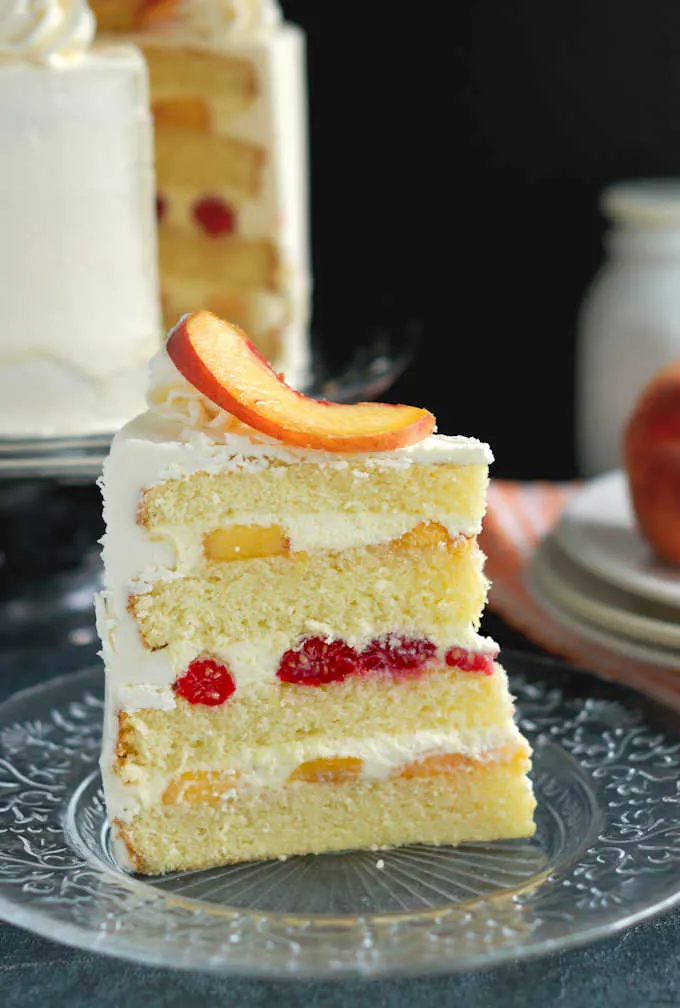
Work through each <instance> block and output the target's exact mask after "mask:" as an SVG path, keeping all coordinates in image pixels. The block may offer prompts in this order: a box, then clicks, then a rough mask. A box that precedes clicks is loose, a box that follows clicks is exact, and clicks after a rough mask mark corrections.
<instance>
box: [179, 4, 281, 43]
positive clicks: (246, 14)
mask: <svg viewBox="0 0 680 1008" xmlns="http://www.w3.org/2000/svg"><path fill="white" fill-rule="evenodd" d="M175 20H176V23H177V25H179V26H182V27H184V28H186V29H187V30H188V31H190V32H191V33H192V34H194V35H196V36H198V37H200V38H206V39H208V40H210V41H212V42H214V41H215V39H218V40H219V39H220V37H225V38H233V39H238V38H240V37H248V36H250V35H258V34H261V33H263V32H267V31H270V30H271V29H272V28H273V27H275V25H277V24H278V23H279V22H280V21H281V10H280V8H279V5H278V3H276V2H275V0H184V2H183V3H182V4H180V6H179V8H178V10H177V15H176V18H175Z"/></svg>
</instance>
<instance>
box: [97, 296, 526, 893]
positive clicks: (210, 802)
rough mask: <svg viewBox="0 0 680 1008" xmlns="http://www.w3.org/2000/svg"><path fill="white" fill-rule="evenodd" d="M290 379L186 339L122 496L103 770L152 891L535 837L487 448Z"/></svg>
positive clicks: (227, 329)
mask: <svg viewBox="0 0 680 1008" xmlns="http://www.w3.org/2000/svg"><path fill="white" fill-rule="evenodd" d="M433 425H434V417H432V415H431V414H429V413H428V412H427V411H425V410H422V409H417V408H415V407H409V406H392V405H387V404H383V403H367V404H359V405H356V406H339V405H334V404H327V403H319V402H316V401H314V400H310V399H307V398H306V397H304V396H301V395H300V394H299V393H297V392H294V391H293V390H292V389H290V388H288V387H287V386H286V385H284V384H282V382H281V381H280V380H279V378H278V377H277V376H276V374H275V373H274V372H273V371H272V369H271V368H270V367H269V366H268V365H267V363H266V361H264V360H263V359H262V358H261V357H260V355H259V354H258V353H257V352H256V351H255V350H254V348H253V347H252V346H251V345H250V344H249V342H248V341H247V339H246V338H245V337H244V336H243V334H242V333H241V332H240V331H239V330H237V329H235V327H233V326H230V325H229V324H227V323H225V322H221V321H220V320H219V319H217V318H215V317H214V316H213V315H211V314H210V313H208V312H197V313H195V314H193V315H191V316H188V317H185V318H184V319H182V320H181V322H180V323H179V325H178V326H177V327H176V328H175V329H174V330H173V332H172V333H171V334H170V336H169V339H168V342H167V344H166V348H165V350H164V351H163V352H162V353H161V354H159V355H158V357H157V359H156V360H155V361H154V362H153V366H152V380H151V390H150V394H149V410H148V412H147V413H145V414H144V415H142V416H141V417H139V418H138V419H137V420H135V421H133V422H132V423H131V424H129V425H128V426H127V427H125V428H124V429H123V430H122V431H121V432H120V434H119V435H118V436H117V437H116V439H115V441H114V443H113V446H112V449H111V454H110V457H109V458H108V460H107V462H106V465H105V469H104V475H103V482H102V488H103V493H104V500H105V517H106V521H107V532H106V535H105V537H104V540H103V546H104V549H103V556H104V562H105V567H106V575H105V583H106V588H105V591H104V592H103V593H102V595H101V596H100V598H99V599H98V603H97V610H98V626H99V631H100V634H101V638H102V642H103V656H104V660H105V663H106V679H107V691H106V693H107V700H106V729H105V740H104V747H103V755H102V771H103V775H104V784H105V792H106V801H107V806H108V814H109V819H110V822H111V824H112V827H113V833H114V836H115V838H116V847H115V849H116V853H117V857H118V858H119V859H120V862H121V864H123V865H126V866H129V867H131V868H134V869H137V870H139V871H142V872H147V873H162V872H167V871H172V870H176V869H186V868H199V867H206V866H210V865H216V864H220V863H226V862H231V861H241V860H249V859H258V858H272V857H279V856H283V855H290V854H304V853H309V852H322V851H332V850H342V849H347V848H360V847H374V846H375V847H382V846H395V845H400V844H405V843H409V842H412V841H420V842H426V843H433V844H457V843H460V842H461V841H465V840H491V839H494V838H501V837H503V838H507V837H519V836H528V835H530V834H531V833H532V832H533V829H534V827H533V822H532V813H533V809H534V798H533V794H532V789H531V785H530V782H529V780H528V778H527V772H528V770H529V759H530V749H529V746H528V743H527V742H526V741H525V739H524V738H523V737H522V735H521V734H520V732H519V730H518V728H517V727H516V725H515V724H514V721H513V706H512V700H511V697H510V694H509V692H508V684H507V680H506V676H505V673H504V671H503V669H502V668H501V667H500V665H498V664H497V662H496V661H495V659H496V656H497V651H498V649H497V647H496V645H495V644H494V643H493V642H492V641H491V640H489V639H487V638H483V637H480V636H479V635H478V633H477V627H478V624H479V619H480V615H481V612H482V609H483V606H484V602H485V597H486V591H487V582H486V579H485V577H484V573H483V555H482V553H481V551H480V549H479V546H478V544H477V541H476V536H477V533H478V532H479V530H480V525H481V521H482V517H483V514H484V509H485V496H486V488H487V481H488V464H489V461H490V459H491V456H490V453H489V450H488V448H487V446H486V445H484V444H481V443H480V442H479V441H476V440H474V439H473V438H465V437H443V436H437V435H432V434H431V431H432V429H433Z"/></svg>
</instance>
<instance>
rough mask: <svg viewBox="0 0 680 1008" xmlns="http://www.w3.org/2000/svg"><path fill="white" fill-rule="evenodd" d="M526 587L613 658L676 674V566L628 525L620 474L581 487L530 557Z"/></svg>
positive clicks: (679, 618) (679, 604) (679, 585)
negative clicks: (655, 553) (661, 559)
mask: <svg viewBox="0 0 680 1008" xmlns="http://www.w3.org/2000/svg"><path fill="white" fill-rule="evenodd" d="M528 581H529V588H530V590H531V592H532V594H533V595H534V597H535V599H536V601H537V602H538V603H539V605H540V606H541V607H542V608H543V609H544V610H546V611H547V612H548V614H549V615H551V616H552V617H553V618H554V619H555V620H557V621H558V622H559V623H561V624H562V625H563V626H565V627H567V628H568V629H570V630H572V631H575V632H577V633H579V634H580V635H581V636H582V637H585V638H587V639H588V640H591V641H593V642H594V643H596V644H600V645H602V646H604V647H607V648H610V649H611V650H612V651H616V652H617V653H619V654H625V655H627V656H628V657H631V658H636V659H638V660H641V661H645V662H651V663H652V664H656V665H662V666H665V667H670V668H676V669H680V567H678V568H675V567H670V566H664V565H663V564H662V563H660V562H659V561H658V560H657V559H656V558H655V557H654V556H653V554H652V552H651V550H650V549H649V547H648V546H647V544H646V543H645V541H644V540H643V539H642V538H641V536H640V534H639V532H638V530H637V528H636V524H635V519H634V516H633V512H632V508H631V504H630V498H629V494H628V486H627V481H626V478H625V475H624V473H622V472H620V471H616V472H611V473H607V474H606V475H604V476H601V477H598V478H597V479H595V480H592V481H590V482H588V483H586V484H585V485H584V487H583V489H582V490H580V491H579V492H578V493H577V494H576V495H575V496H574V497H573V498H572V499H571V501H570V503H569V504H568V505H567V508H566V510H565V512H564V513H563V515H562V517H561V519H560V521H559V523H558V525H557V526H556V528H555V530H554V531H553V532H552V533H550V535H548V536H547V537H546V538H545V539H544V540H543V541H542V542H541V544H540V546H539V547H538V549H537V550H536V551H535V553H534V556H533V558H532V562H531V564H530V567H529V571H528Z"/></svg>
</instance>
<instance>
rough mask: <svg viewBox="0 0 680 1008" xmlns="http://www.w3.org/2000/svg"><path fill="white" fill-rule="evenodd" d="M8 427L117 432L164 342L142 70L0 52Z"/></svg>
mask: <svg viewBox="0 0 680 1008" xmlns="http://www.w3.org/2000/svg"><path fill="white" fill-rule="evenodd" d="M0 132H1V133H2V148H3V151H4V152H5V154H7V153H8V152H10V151H11V157H10V156H3V157H0V192H2V193H5V194H11V198H9V197H8V198H3V199H2V200H0V277H2V319H3V328H2V341H1V344H0V437H31V436H36V437H49V436H63V435H82V434H89V433H96V432H102V433H103V432H108V431H112V430H115V429H117V428H118V427H120V425H121V423H124V422H125V421H126V420H129V419H130V417H132V416H134V415H135V414H136V413H138V412H139V411H140V410H141V409H142V408H143V405H144V391H145V385H146V377H147V362H148V358H149V356H150V355H151V354H152V353H154V352H155V350H156V349H157V348H158V345H159V342H160V321H159V305H158V284H157V266H156V226H155V209H154V199H155V186H154V175H153V144H152V135H151V120H150V114H149V105H148V91H147V80H146V67H145V63H144V60H143V59H142V56H141V54H140V53H139V52H138V51H137V50H136V49H134V48H133V47H131V46H115V47H111V48H106V49H99V48H97V47H95V48H94V49H92V50H91V51H90V52H89V53H88V54H86V55H85V56H84V57H83V58H82V59H81V60H80V61H78V62H76V63H72V64H68V65H65V66H61V67H58V68H57V67H47V68H46V67H42V66H34V65H31V64H29V63H23V62H20V61H15V62H14V61H9V62H4V63H3V62H0Z"/></svg>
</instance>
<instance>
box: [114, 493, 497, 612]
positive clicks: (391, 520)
mask: <svg viewBox="0 0 680 1008" xmlns="http://www.w3.org/2000/svg"><path fill="white" fill-rule="evenodd" d="M423 521H430V522H436V523H437V524H439V525H442V526H443V527H444V528H445V529H446V531H447V532H448V534H449V536H450V537H451V539H452V540H453V541H454V542H455V541H456V540H457V539H461V538H470V537H472V536H476V535H478V534H479V532H480V526H479V525H478V524H475V525H473V524H468V525H466V524H465V523H464V522H462V521H461V518H460V516H458V515H451V514H432V515H429V516H428V517H427V518H426V519H425V518H424V517H423V515H411V514H392V515H379V514H371V513H370V512H361V513H358V514H352V515H341V514H337V513H336V512H319V513H316V514H291V515H274V514H248V515H234V516H230V517H228V518H224V519H223V520H222V521H221V522H220V525H219V528H220V529H230V528H234V527H238V526H242V525H247V526H248V527H252V526H259V527H260V528H263V529H267V528H271V527H273V526H274V527H276V528H280V529H281V532H282V535H283V536H284V537H285V539H286V540H287V544H288V548H289V549H290V551H291V552H292V553H298V552H308V551H312V550H332V551H334V552H342V551H344V550H348V549H361V548H364V547H366V546H381V545H384V544H386V543H388V542H392V541H394V540H397V539H399V538H401V536H403V535H406V534H407V533H408V532H411V531H412V530H413V529H414V528H415V527H416V526H417V525H420V524H422V522H423ZM213 531H215V530H214V529H213V528H201V527H196V526H190V525H175V526H165V527H160V526H155V527H154V531H153V539H150V538H149V539H147V540H146V544H145V547H144V554H145V557H140V561H143V560H144V559H146V563H145V564H144V566H140V573H139V574H138V575H137V576H135V577H134V578H132V579H131V580H130V588H131V590H132V591H134V592H135V593H136V592H144V591H148V590H150V589H151V588H152V587H153V585H154V584H155V583H156V582H158V581H164V580H170V579H172V578H175V577H186V576H187V575H191V574H201V573H202V572H203V569H204V567H205V564H206V558H205V554H204V540H205V536H206V535H208V534H209V533H211V532H213ZM230 562H231V561H230ZM233 562H237V561H233Z"/></svg>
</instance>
